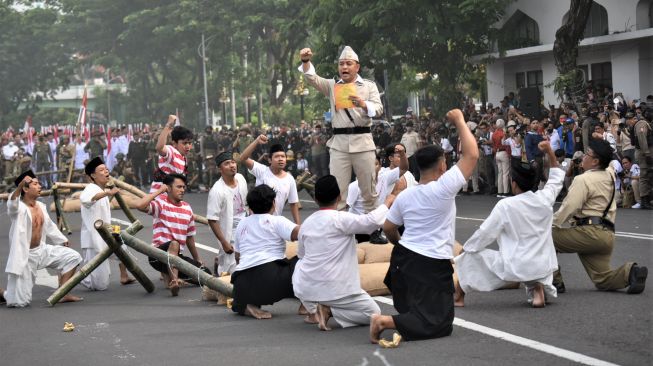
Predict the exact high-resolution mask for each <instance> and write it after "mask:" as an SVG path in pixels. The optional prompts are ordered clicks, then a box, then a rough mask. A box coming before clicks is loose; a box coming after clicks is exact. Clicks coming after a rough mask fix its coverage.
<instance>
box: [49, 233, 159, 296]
mask: <svg viewBox="0 0 653 366" xmlns="http://www.w3.org/2000/svg"><path fill="white" fill-rule="evenodd" d="M142 228H143V224H141V223H140V221H136V222H134V223H133V224H132V225H130V226H129V227H128V228H127V229H125V231H127V232H131V233H132V234H136V233H137V232H138V231H139V230H141V229H142ZM107 245H108V244H107ZM120 249H122V248H120ZM123 252H124V250H123ZM113 253H114V249H112V247H111V246H109V247H107V248H105V249H104V250H102V251H101V252H100V253H99V254H98V255H96V256H95V257H94V258H93V259H91V260H90V261H89V262H88V263H86V264H85V265H83V266H82V267H80V268H79V269H77V272H76V273H75V274H74V275H73V276H72V277H71V278H70V279H69V280H68V281H66V283H64V284H63V285H61V287H59V288H58V289H57V290H56V291H55V292H53V293H52V295H50V297H49V298H48V300H47V301H48V303H49V304H50V306H54V305H56V304H57V303H58V302H59V300H61V298H63V297H64V296H66V294H68V293H69V292H70V291H71V290H72V289H73V288H74V287H75V286H77V285H78V284H79V283H80V282H82V280H83V279H84V278H86V277H88V275H90V274H91V272H93V271H94V270H95V269H96V268H97V267H98V266H99V265H100V264H101V263H102V262H104V261H105V260H107V259H108V258H109V257H110V256H111V254H113ZM127 255H129V254H127ZM129 259H130V260H131V258H129ZM123 263H124V262H123ZM132 263H133V261H132ZM125 266H127V265H126V264H125ZM128 269H129V268H128ZM139 270H140V268H139ZM130 271H131V270H130ZM133 273H134V272H132V274H133ZM141 273H142V271H141ZM134 275H135V274H134ZM147 280H148V281H149V278H148V279H147ZM139 282H140V281H139ZM150 284H151V286H150V287H146V288H145V289H146V290H147V291H148V292H152V291H154V284H153V283H152V282H151V281H150ZM148 288H151V290H149V289H148Z"/></svg>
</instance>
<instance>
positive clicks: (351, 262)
mask: <svg viewBox="0 0 653 366" xmlns="http://www.w3.org/2000/svg"><path fill="white" fill-rule="evenodd" d="M387 212H388V208H387V207H386V206H385V205H381V206H379V207H377V208H376V209H375V210H373V211H370V212H369V213H367V214H366V215H355V214H352V213H349V212H342V211H336V210H320V211H318V212H315V213H314V214H312V215H311V216H309V217H308V218H307V219H306V221H304V223H303V224H302V226H301V228H300V229H299V245H298V248H297V256H298V257H299V262H298V263H297V266H296V267H295V272H294V273H293V277H292V283H293V289H294V292H295V295H296V296H297V297H298V298H300V299H302V300H307V301H327V300H337V299H341V298H343V297H346V296H349V295H355V294H360V293H361V285H360V277H359V273H358V257H357V256H356V239H355V238H354V235H355V234H369V233H371V232H372V231H374V230H375V229H378V228H379V227H380V226H381V225H382V224H383V222H384V221H385V216H386V214H387Z"/></svg>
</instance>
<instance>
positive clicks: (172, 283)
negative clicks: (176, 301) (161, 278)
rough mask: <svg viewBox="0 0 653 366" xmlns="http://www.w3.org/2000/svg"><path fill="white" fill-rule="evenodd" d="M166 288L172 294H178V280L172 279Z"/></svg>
mask: <svg viewBox="0 0 653 366" xmlns="http://www.w3.org/2000/svg"><path fill="white" fill-rule="evenodd" d="M168 288H169V289H170V293H171V294H172V296H179V281H178V280H172V281H170V283H169V284H168Z"/></svg>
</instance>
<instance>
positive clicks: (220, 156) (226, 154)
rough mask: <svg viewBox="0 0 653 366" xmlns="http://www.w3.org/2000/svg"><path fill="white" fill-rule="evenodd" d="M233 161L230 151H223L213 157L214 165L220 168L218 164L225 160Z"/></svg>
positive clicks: (232, 154)
mask: <svg viewBox="0 0 653 366" xmlns="http://www.w3.org/2000/svg"><path fill="white" fill-rule="evenodd" d="M233 159H234V153H233V152H232V151H224V152H221V153H220V154H218V156H216V157H215V164H216V165H217V166H218V167H220V164H222V163H224V162H225V161H227V160H233Z"/></svg>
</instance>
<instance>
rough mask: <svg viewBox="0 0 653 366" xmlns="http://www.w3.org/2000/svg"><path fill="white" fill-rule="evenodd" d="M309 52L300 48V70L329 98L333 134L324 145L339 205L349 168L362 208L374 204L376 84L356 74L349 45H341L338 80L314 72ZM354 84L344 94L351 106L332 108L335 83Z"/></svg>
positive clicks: (378, 113) (379, 111)
mask: <svg viewBox="0 0 653 366" xmlns="http://www.w3.org/2000/svg"><path fill="white" fill-rule="evenodd" d="M312 57H313V52H312V51H311V49H310V48H304V49H302V50H301V51H300V58H301V60H302V65H301V66H300V67H299V71H301V72H303V73H304V75H305V78H306V81H307V82H308V83H309V84H311V85H313V87H315V88H316V89H317V90H318V91H320V92H321V93H322V94H324V95H326V96H327V97H328V98H329V102H330V104H331V111H332V113H333V122H332V124H333V137H332V138H330V139H329V141H327V143H326V145H327V146H328V147H329V149H330V161H329V171H330V173H331V174H332V175H334V176H335V177H336V179H337V181H338V186H339V188H340V192H341V194H342V199H341V201H340V202H341V206H342V207H339V208H344V205H345V202H346V201H347V197H346V196H347V189H348V186H349V183H350V182H351V171H352V168H353V170H354V173H355V174H356V177H357V179H358V186H359V188H360V192H361V195H362V197H363V199H364V200H365V201H364V209H365V212H370V211H372V210H373V209H374V208H375V207H376V206H377V196H378V194H377V192H376V189H375V186H376V178H375V175H376V172H375V168H374V162H375V160H376V156H375V149H376V146H375V145H374V140H373V139H372V131H371V129H370V126H371V125H372V118H374V117H378V116H381V114H382V113H383V105H382V104H381V97H380V95H379V90H378V88H377V87H376V84H375V83H374V82H372V81H369V80H365V79H363V78H362V77H360V76H359V75H358V71H359V70H360V63H359V61H358V55H357V54H356V53H355V52H354V50H352V49H351V47H349V46H345V48H344V49H343V50H342V53H341V54H340V57H339V58H338V73H339V75H340V80H338V81H335V80H333V79H325V78H322V77H320V76H318V75H317V74H316V73H315V67H314V66H313V64H311V58H312ZM349 83H353V84H354V85H355V90H356V93H355V95H348V99H349V100H350V101H351V103H352V105H353V108H342V109H336V102H335V97H336V96H335V89H336V84H349Z"/></svg>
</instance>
